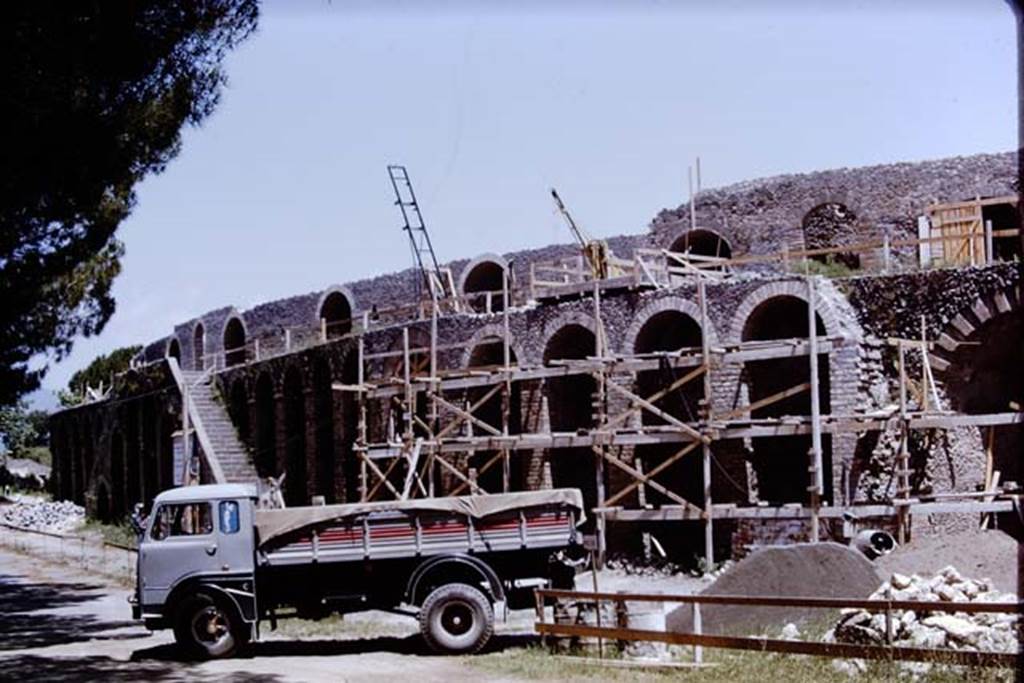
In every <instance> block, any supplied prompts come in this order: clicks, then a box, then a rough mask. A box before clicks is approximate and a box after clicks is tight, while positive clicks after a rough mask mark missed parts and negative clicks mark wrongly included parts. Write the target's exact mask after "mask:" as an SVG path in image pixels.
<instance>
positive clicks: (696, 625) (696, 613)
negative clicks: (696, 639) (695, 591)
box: [693, 602, 704, 665]
mask: <svg viewBox="0 0 1024 683" xmlns="http://www.w3.org/2000/svg"><path fill="white" fill-rule="evenodd" d="M693 634H694V635H695V636H702V635H704V623H703V619H702V618H701V614H700V603H699V602H695V603H693ZM693 663H694V664H698V665H700V664H703V663H704V647H703V646H701V645H694V646H693Z"/></svg>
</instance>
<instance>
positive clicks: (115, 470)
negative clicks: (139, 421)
mask: <svg viewBox="0 0 1024 683" xmlns="http://www.w3.org/2000/svg"><path fill="white" fill-rule="evenodd" d="M110 494H111V495H110V497H111V508H112V509H113V510H115V511H116V512H115V514H121V513H122V512H123V511H124V509H125V507H124V437H122V436H121V432H114V434H113V435H112V436H111V437H110Z"/></svg>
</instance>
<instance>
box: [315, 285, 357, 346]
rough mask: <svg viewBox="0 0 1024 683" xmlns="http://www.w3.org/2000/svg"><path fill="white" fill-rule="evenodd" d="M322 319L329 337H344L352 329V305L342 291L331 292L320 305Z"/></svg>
mask: <svg viewBox="0 0 1024 683" xmlns="http://www.w3.org/2000/svg"><path fill="white" fill-rule="evenodd" d="M320 320H321V321H323V322H322V324H323V325H324V328H325V331H326V333H327V338H328V339H337V338H338V337H343V336H345V335H346V334H348V333H349V332H351V331H352V305H351V304H350V303H349V301H348V297H346V296H345V295H344V294H342V293H341V292H331V293H330V294H328V295H327V298H326V299H324V303H323V305H322V306H320Z"/></svg>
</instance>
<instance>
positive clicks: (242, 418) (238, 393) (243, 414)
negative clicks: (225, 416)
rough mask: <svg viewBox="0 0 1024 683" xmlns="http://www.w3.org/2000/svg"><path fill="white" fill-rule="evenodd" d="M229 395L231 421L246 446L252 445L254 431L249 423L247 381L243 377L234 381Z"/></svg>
mask: <svg viewBox="0 0 1024 683" xmlns="http://www.w3.org/2000/svg"><path fill="white" fill-rule="evenodd" d="M229 396H230V400H229V403H230V408H229V412H230V414H231V422H232V423H233V424H234V425H235V431H236V432H238V438H239V439H240V440H241V441H242V443H243V444H245V445H246V446H252V432H251V428H250V425H249V394H248V393H247V392H246V390H245V382H244V381H243V380H241V379H236V380H235V381H234V382H232V383H231V391H230V392H229Z"/></svg>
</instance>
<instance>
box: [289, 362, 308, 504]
mask: <svg viewBox="0 0 1024 683" xmlns="http://www.w3.org/2000/svg"><path fill="white" fill-rule="evenodd" d="M284 424H285V430H284V433H285V434H286V436H285V472H287V473H288V476H287V477H286V478H285V481H284V500H285V503H287V504H288V505H290V506H297V505H306V504H308V502H309V501H308V500H307V495H306V396H305V392H304V390H303V386H302V375H301V374H300V373H299V370H298V368H295V367H291V368H288V372H286V373H285V376H284Z"/></svg>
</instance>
